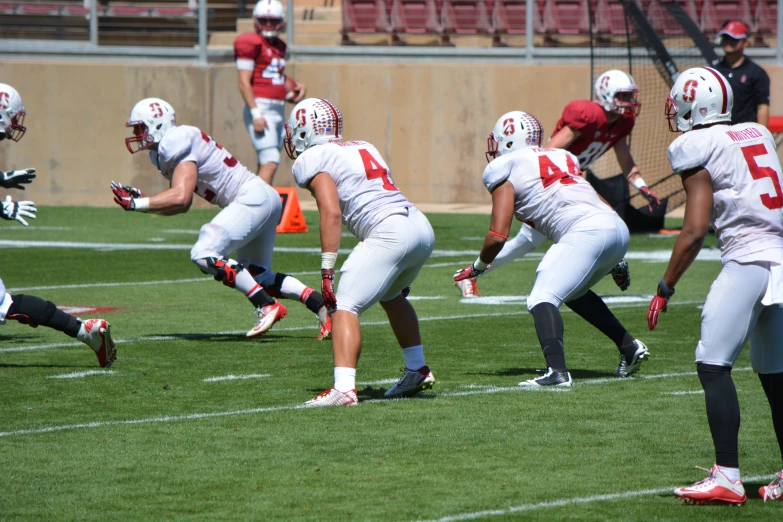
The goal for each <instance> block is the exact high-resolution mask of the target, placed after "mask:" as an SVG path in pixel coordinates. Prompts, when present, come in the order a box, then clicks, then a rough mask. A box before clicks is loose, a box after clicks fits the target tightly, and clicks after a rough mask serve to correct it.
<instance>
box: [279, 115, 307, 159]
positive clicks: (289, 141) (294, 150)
mask: <svg viewBox="0 0 783 522" xmlns="http://www.w3.org/2000/svg"><path fill="white" fill-rule="evenodd" d="M294 132H296V133H297V136H296V143H294ZM306 139H307V133H306V131H305V130H304V129H299V127H298V126H297V128H296V129H292V128H291V126H290V125H289V124H287V123H286V124H285V138H284V139H283V147H284V148H285V152H286V154H288V157H289V158H291V159H292V160H295V159H296V158H298V157H299V155H300V154H301V153H303V152H304V151H305V149H307V146H306V144H305V140H306Z"/></svg>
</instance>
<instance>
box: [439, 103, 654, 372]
mask: <svg viewBox="0 0 783 522" xmlns="http://www.w3.org/2000/svg"><path fill="white" fill-rule="evenodd" d="M543 133H544V130H543V128H542V125H541V122H540V121H538V119H537V118H536V117H535V116H533V115H531V114H527V113H525V112H521V111H514V112H509V113H507V114H504V115H503V116H501V117H500V119H499V120H498V121H497V123H496V124H495V127H494V128H493V129H492V132H491V133H490V135H489V138H488V140H487V142H488V151H487V160H488V161H489V165H487V168H486V169H485V170H484V175H483V181H484V185H485V186H486V187H487V190H489V192H490V193H491V194H492V217H491V221H490V228H489V233H488V234H487V236H486V238H484V245H483V247H482V248H481V253H480V255H479V257H478V259H477V260H476V261H474V262H473V264H472V265H470V266H468V267H466V268H463V269H462V270H460V271H458V272H457V273H456V274H455V275H454V280H455V281H461V280H464V279H468V278H472V277H477V276H478V275H480V274H481V273H482V272H484V271H485V270H486V269H487V267H488V266H489V265H490V263H492V261H493V260H494V259H495V256H497V254H498V252H500V251H501V249H502V248H503V245H504V244H505V242H506V239H508V234H509V230H510V229H511V220H512V218H513V217H514V216H515V215H516V218H517V219H519V220H520V221H525V222H526V223H528V224H530V225H531V226H532V227H533V228H535V230H537V231H538V232H540V233H541V234H544V235H545V236H546V237H548V238H550V239H551V240H552V241H554V242H555V244H554V245H552V247H551V248H550V249H549V250H548V251H547V253H546V254H545V255H544V259H543V260H542V261H541V264H539V265H538V269H537V270H536V282H535V284H534V285H533V291H532V292H531V293H530V296H529V297H528V298H527V307H528V310H530V313H531V314H532V315H533V320H534V322H535V327H536V333H537V334H538V339H539V342H540V343H541V348H542V350H543V352H544V357H545V358H546V364H547V367H548V370H547V372H546V373H545V374H544V375H542V376H541V377H538V378H536V379H531V380H529V381H524V382H521V383H519V384H520V386H535V387H539V386H571V384H572V381H571V375H570V374H569V373H568V369H567V368H566V362H565V352H564V350H563V319H562V317H561V316H560V311H559V310H558V308H560V305H561V304H563V303H566V304H567V305H568V306H571V305H572V304H573V303H574V302H576V301H584V302H589V303H590V306H591V307H592V308H593V311H592V316H593V319H594V320H593V321H591V322H592V324H593V325H594V326H597V327H599V328H600V329H601V331H602V332H605V333H606V332H613V333H612V335H614V336H617V337H619V338H620V339H622V341H621V342H620V343H619V346H620V352H621V353H620V367H619V368H618V372H620V373H621V374H622V375H623V376H627V375H631V374H633V373H634V372H636V371H637V370H638V369H639V366H640V365H641V364H642V362H644V361H645V360H646V359H647V358H648V357H649V352H648V351H647V347H646V346H645V345H644V344H642V343H641V342H640V341H638V340H636V339H634V337H633V336H632V335H631V334H629V333H628V331H627V330H626V329H625V328H624V327H623V325H622V324H620V321H618V320H617V318H616V317H615V316H614V315H613V314H612V312H611V311H609V308H608V307H607V306H606V304H605V303H604V302H603V300H602V299H601V298H600V297H599V296H598V295H596V294H595V292H593V291H592V290H590V288H591V287H592V286H593V285H595V284H596V283H597V282H598V281H600V280H601V279H602V278H603V277H604V276H605V275H606V274H607V273H608V272H609V271H610V270H611V269H612V267H614V266H615V265H617V263H618V262H619V261H620V260H621V259H622V258H623V256H624V255H625V253H626V251H627V250H628V241H629V237H628V228H627V227H626V226H625V223H623V221H622V220H621V219H620V217H619V216H618V215H617V214H616V213H615V212H614V211H613V210H612V209H611V208H610V207H609V206H608V205H606V204H605V203H604V202H603V201H601V199H600V198H599V197H598V194H596V192H595V190H593V187H591V186H590V184H589V183H588V182H587V181H585V180H584V179H582V177H581V176H580V175H579V172H578V167H577V165H578V163H577V159H576V156H574V155H573V154H571V153H570V152H568V151H566V150H563V149H544V148H541V147H540V143H541V137H542V135H543Z"/></svg>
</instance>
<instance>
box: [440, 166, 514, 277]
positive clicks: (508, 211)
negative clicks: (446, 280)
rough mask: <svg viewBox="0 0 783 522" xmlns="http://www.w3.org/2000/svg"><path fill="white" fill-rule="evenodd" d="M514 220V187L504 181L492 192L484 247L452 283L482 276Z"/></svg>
mask: <svg viewBox="0 0 783 522" xmlns="http://www.w3.org/2000/svg"><path fill="white" fill-rule="evenodd" d="M513 218H514V186H513V185H512V184H511V183H510V182H508V181H504V182H503V183H501V184H500V185H498V186H497V187H495V189H494V190H493V191H492V217H491V218H490V222H489V232H487V236H486V237H485V238H484V245H483V246H482V247H481V253H480V254H479V257H478V259H476V260H475V261H474V262H473V263H472V264H470V265H468V266H466V267H465V268H463V269H462V270H458V271H457V272H456V273H455V274H454V281H462V280H464V279H472V278H474V277H478V276H480V275H481V274H483V273H484V272H485V271H486V270H487V268H488V267H489V264H490V263H492V261H494V260H495V257H497V255H498V254H499V253H500V251H501V250H503V245H505V244H506V240H507V239H508V235H509V233H510V232H511V220H512V219H513Z"/></svg>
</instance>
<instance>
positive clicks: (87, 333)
mask: <svg viewBox="0 0 783 522" xmlns="http://www.w3.org/2000/svg"><path fill="white" fill-rule="evenodd" d="M110 327H111V325H110V324H109V323H107V322H106V321H105V320H104V319H88V320H86V321H83V322H82V328H83V329H84V330H83V332H82V331H81V330H80V331H79V333H78V334H77V335H76V337H77V338H78V339H79V340H80V341H81V342H83V343H84V344H86V345H87V346H89V347H90V348H92V350H93V351H94V352H95V355H96V356H97V357H98V364H100V365H101V368H108V367H109V366H111V363H113V362H114V360H115V359H116V358H117V347H116V346H115V345H114V341H113V340H112V338H111V331H110Z"/></svg>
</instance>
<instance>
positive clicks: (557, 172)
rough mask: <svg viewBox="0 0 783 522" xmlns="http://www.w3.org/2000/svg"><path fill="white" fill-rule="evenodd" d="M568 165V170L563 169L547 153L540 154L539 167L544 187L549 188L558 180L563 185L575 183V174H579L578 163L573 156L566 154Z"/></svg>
mask: <svg viewBox="0 0 783 522" xmlns="http://www.w3.org/2000/svg"><path fill="white" fill-rule="evenodd" d="M566 166H567V168H568V172H564V171H563V170H561V169H560V167H558V166H557V165H555V164H554V162H553V161H552V160H551V159H550V158H549V156H547V155H546V154H542V155H541V156H539V157H538V169H539V173H540V174H541V183H543V184H544V188H547V187H549V186H550V185H552V184H553V183H556V182H558V181H559V182H560V183H561V184H563V185H573V184H574V183H576V180H575V179H574V176H579V167H577V166H576V163H574V160H572V159H571V156H568V155H567V156H566Z"/></svg>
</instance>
